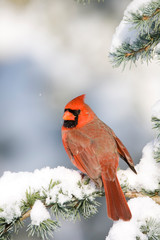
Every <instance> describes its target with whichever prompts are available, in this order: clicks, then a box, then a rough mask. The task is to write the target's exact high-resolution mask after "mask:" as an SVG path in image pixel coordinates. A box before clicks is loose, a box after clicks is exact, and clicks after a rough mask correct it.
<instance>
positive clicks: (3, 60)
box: [0, 0, 160, 240]
mask: <svg viewBox="0 0 160 240" xmlns="http://www.w3.org/2000/svg"><path fill="white" fill-rule="evenodd" d="M129 2H130V1H129V0H123V1H121V3H120V2H119V1H118V0H113V1H109V0H108V1H107V0H104V2H101V3H99V4H98V3H97V2H96V1H91V3H90V4H89V5H83V4H78V3H77V2H76V1H74V0H45V1H44V0H30V1H29V0H23V1H20V0H4V1H3V0H1V1H0V113H1V114H0V174H1V175H2V174H3V172H4V171H15V172H18V171H33V170H35V169H36V168H38V169H40V168H42V167H45V166H50V167H53V168H54V167H57V166H58V165H63V166H65V167H68V168H74V167H73V166H72V164H71V163H70V161H69V159H68V157H67V155H66V153H65V151H64V149H63V146H62V141H61V124H62V114H63V108H64V106H65V104H66V103H67V102H68V101H69V100H71V99H72V98H73V97H76V96H78V95H80V94H84V93H86V94H87V95H86V102H87V103H88V104H89V105H90V106H91V108H92V109H93V110H94V111H95V112H96V114H97V115H98V116H99V117H100V118H101V119H102V120H103V121H104V122H106V123H107V124H108V125H109V126H110V127H111V128H112V129H113V130H114V131H115V133H116V134H117V135H118V137H119V138H120V139H121V140H122V141H123V143H124V144H125V145H126V147H127V148H128V150H129V152H130V153H131V155H132V157H133V159H134V162H135V163H137V162H138V161H139V159H140V158H141V153H142V148H143V147H144V145H145V144H146V143H147V142H148V141H150V140H152V139H153V138H154V132H153V131H152V125H151V122H150V118H151V107H152V105H153V104H154V103H155V101H157V100H158V99H159V94H160V91H159V89H160V81H159V77H158V76H159V64H157V63H156V62H155V63H150V64H149V65H148V66H147V65H146V64H144V65H141V64H137V67H134V66H133V67H132V68H131V69H129V68H126V69H125V70H124V71H122V68H120V69H113V68H112V66H111V63H110V61H109V58H108V54H109V49H110V46H111V41H112V36H113V34H114V31H115V28H116V27H117V26H118V24H119V23H120V20H121V19H122V17H123V11H124V10H125V8H126V7H127V5H128V4H129ZM120 166H121V167H122V168H125V164H124V165H123V163H122V161H121V164H120ZM100 202H101V203H102V206H101V207H100V208H99V213H98V214H97V215H96V216H94V217H92V218H90V219H88V220H84V219H82V220H81V221H77V222H76V223H73V222H67V221H62V228H61V229H60V231H58V232H56V233H55V239H56V240H62V239H76V240H86V239H87V240H97V239H105V236H106V235H107V233H108V231H109V228H110V226H111V225H112V221H110V220H108V218H107V215H106V206H105V199H100ZM22 237H23V239H27V234H26V233H23V231H21V234H20V235H18V236H14V239H22ZM32 239H33V238H32ZM35 239H36V238H35Z"/></svg>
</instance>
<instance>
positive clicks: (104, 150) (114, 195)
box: [62, 95, 136, 221]
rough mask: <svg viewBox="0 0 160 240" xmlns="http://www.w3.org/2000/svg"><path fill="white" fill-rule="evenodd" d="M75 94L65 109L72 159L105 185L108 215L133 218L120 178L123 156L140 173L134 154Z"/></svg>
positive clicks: (64, 134) (65, 141) (64, 130)
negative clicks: (119, 171) (120, 162)
mask: <svg viewBox="0 0 160 240" xmlns="http://www.w3.org/2000/svg"><path fill="white" fill-rule="evenodd" d="M84 97H85V95H81V96H79V97H76V98H74V99H73V100H72V101H70V102H69V103H68V104H67V105H66V106H65V109H64V115H63V120H64V122H63V126H62V141H63V145H64V148H65V150H66V152H67V154H68V156H69V158H70V160H71V161H72V163H73V164H74V165H75V166H76V167H77V168H78V169H79V170H81V171H82V172H83V173H86V174H87V175H88V176H89V177H90V178H91V179H92V180H93V181H94V182H95V183H96V184H97V185H98V186H99V187H102V182H103V185H104V190H105V196H106V202H107V212H108V217H109V218H111V219H113V220H118V219H123V220H124V221H129V220H130V219H131V217H132V215H131V212H130V209H129V207H128V204H127V201H126V199H125V196H124V194H123V191H122V189H121V186H120V184H119V181H118V178H117V174H116V173H117V167H118V161H119V157H121V158H122V159H123V160H124V161H125V162H126V163H127V164H128V165H129V167H130V168H131V169H132V171H133V172H135V173H136V170H135V168H134V164H133V161H132V158H131V156H130V154H129V152H128V151H127V149H126V148H125V146H124V145H123V143H122V142H121V141H120V140H119V138H118V137H117V136H116V135H115V133H114V132H113V131H112V129H111V128H109V127H108V126H107V125H106V124H105V123H103V122H102V121H101V120H100V119H99V118H98V117H97V116H96V115H95V113H94V112H93V111H92V109H91V108H90V107H89V106H88V105H87V104H85V103H84Z"/></svg>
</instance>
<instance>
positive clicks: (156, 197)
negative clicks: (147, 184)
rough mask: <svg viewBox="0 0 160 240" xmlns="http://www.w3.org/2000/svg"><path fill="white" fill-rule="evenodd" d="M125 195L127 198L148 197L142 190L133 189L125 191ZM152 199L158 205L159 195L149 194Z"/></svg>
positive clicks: (159, 202)
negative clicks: (135, 190)
mask: <svg viewBox="0 0 160 240" xmlns="http://www.w3.org/2000/svg"><path fill="white" fill-rule="evenodd" d="M125 196H126V197H127V198H137V197H146V196H147V197H148V196H149V195H148V194H147V193H144V192H134V191H128V192H126V193H125ZM149 197H150V198H151V199H152V200H153V201H155V202H156V203H158V204H159V205H160V196H159V195H158V194H157V195H154V196H149Z"/></svg>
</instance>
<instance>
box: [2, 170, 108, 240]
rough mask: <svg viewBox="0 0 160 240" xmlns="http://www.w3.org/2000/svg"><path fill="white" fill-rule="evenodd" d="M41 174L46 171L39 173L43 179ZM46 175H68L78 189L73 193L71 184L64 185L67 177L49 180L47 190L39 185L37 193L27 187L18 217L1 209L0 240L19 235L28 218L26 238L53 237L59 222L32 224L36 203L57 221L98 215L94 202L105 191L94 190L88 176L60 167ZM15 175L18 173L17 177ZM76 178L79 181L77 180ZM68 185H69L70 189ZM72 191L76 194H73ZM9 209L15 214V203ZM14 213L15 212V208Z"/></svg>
mask: <svg viewBox="0 0 160 240" xmlns="http://www.w3.org/2000/svg"><path fill="white" fill-rule="evenodd" d="M44 171H45V169H44V170H43V169H42V171H41V172H42V173H41V174H42V176H43V177H44V174H43V172H44ZM46 172H48V173H50V172H53V173H54V172H55V173H56V174H57V172H58V176H61V178H62V176H65V174H66V175H67V174H68V175H67V176H68V177H69V178H70V179H72V176H73V179H74V182H75V183H74V184H75V187H76V188H77V189H74V188H73V190H72V187H73V181H72V180H70V179H68V180H67V181H68V183H67V182H66V178H64V179H65V182H62V180H60V179H59V180H58V179H56V178H55V179H56V180H53V179H51V180H50V181H49V184H48V187H43V186H41V188H40V189H38V190H37V188H36V190H34V188H33V186H32V187H29V188H28V189H27V190H26V192H25V197H24V196H23V194H22V196H23V199H22V200H21V202H19V210H20V211H21V216H19V217H18V216H17V217H16V213H13V218H12V219H11V217H9V216H8V214H6V213H5V207H6V206H5V205H4V208H3V207H1V208H0V214H1V215H0V240H2V239H3V240H9V239H10V235H11V233H12V232H18V229H19V227H22V226H23V223H24V221H25V220H26V219H27V218H29V217H30V218H31V223H30V224H29V226H28V228H27V231H28V232H29V236H33V235H36V236H38V237H41V238H42V239H43V240H44V239H46V240H48V239H49V236H52V234H53V230H55V229H56V228H57V227H59V226H60V224H59V222H58V221H55V220H52V219H50V218H49V219H44V220H43V221H40V223H39V221H38V224H37V222H35V220H34V221H33V222H32V217H33V209H34V206H35V204H36V202H37V201H39V202H41V203H42V205H43V207H44V209H45V211H47V209H51V211H52V213H53V215H54V216H55V217H56V218H57V220H58V217H59V216H63V217H64V218H65V219H68V218H70V219H73V220H75V219H77V217H78V218H80V215H81V216H83V217H84V218H88V217H91V216H92V215H94V214H96V213H97V207H99V205H100V204H99V203H98V202H97V201H96V200H95V199H96V198H97V197H101V196H103V195H104V192H103V191H102V190H100V189H98V188H96V186H95V184H94V183H93V182H92V181H91V180H90V179H89V178H88V177H87V176H84V175H81V174H80V173H78V172H77V171H73V170H69V169H65V168H63V167H59V168H57V169H49V168H46ZM27 174H28V173H27ZM10 175H12V173H10ZM18 175H19V174H18V173H17V178H18ZM24 175H25V173H24ZM46 176H47V177H48V174H46ZM20 177H21V175H20ZM76 179H77V180H78V179H79V180H78V181H77V180H76ZM76 181H77V182H76ZM69 184H71V186H72V187H69ZM66 186H67V187H66ZM67 189H68V190H67ZM68 191H73V193H68ZM75 191H76V192H77V194H78V195H76V193H75ZM15 194H16V193H15ZM65 199H66V200H65ZM7 208H8V207H7ZM10 208H11V209H12V210H10V211H14V203H13V204H12V205H11V206H10ZM15 211H16V212H17V205H16V208H15ZM38 211H39V212H40V211H41V210H40V209H38ZM47 214H48V211H47ZM49 216H50V215H49ZM8 217H9V219H8ZM34 219H35V217H34ZM36 219H37V217H36ZM36 221H37V220H36Z"/></svg>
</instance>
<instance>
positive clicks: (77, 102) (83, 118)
mask: <svg viewBox="0 0 160 240" xmlns="http://www.w3.org/2000/svg"><path fill="white" fill-rule="evenodd" d="M84 98H85V94H83V95H81V96H78V97H76V98H74V99H72V100H71V101H70V102H69V103H67V105H66V106H65V109H64V114H63V120H64V122H63V127H65V128H75V127H76V128H79V127H82V126H84V125H85V124H86V123H88V122H90V121H92V119H93V118H94V116H95V114H94V112H93V111H92V110H91V108H90V107H89V106H88V105H87V104H86V103H85V102H84Z"/></svg>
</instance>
